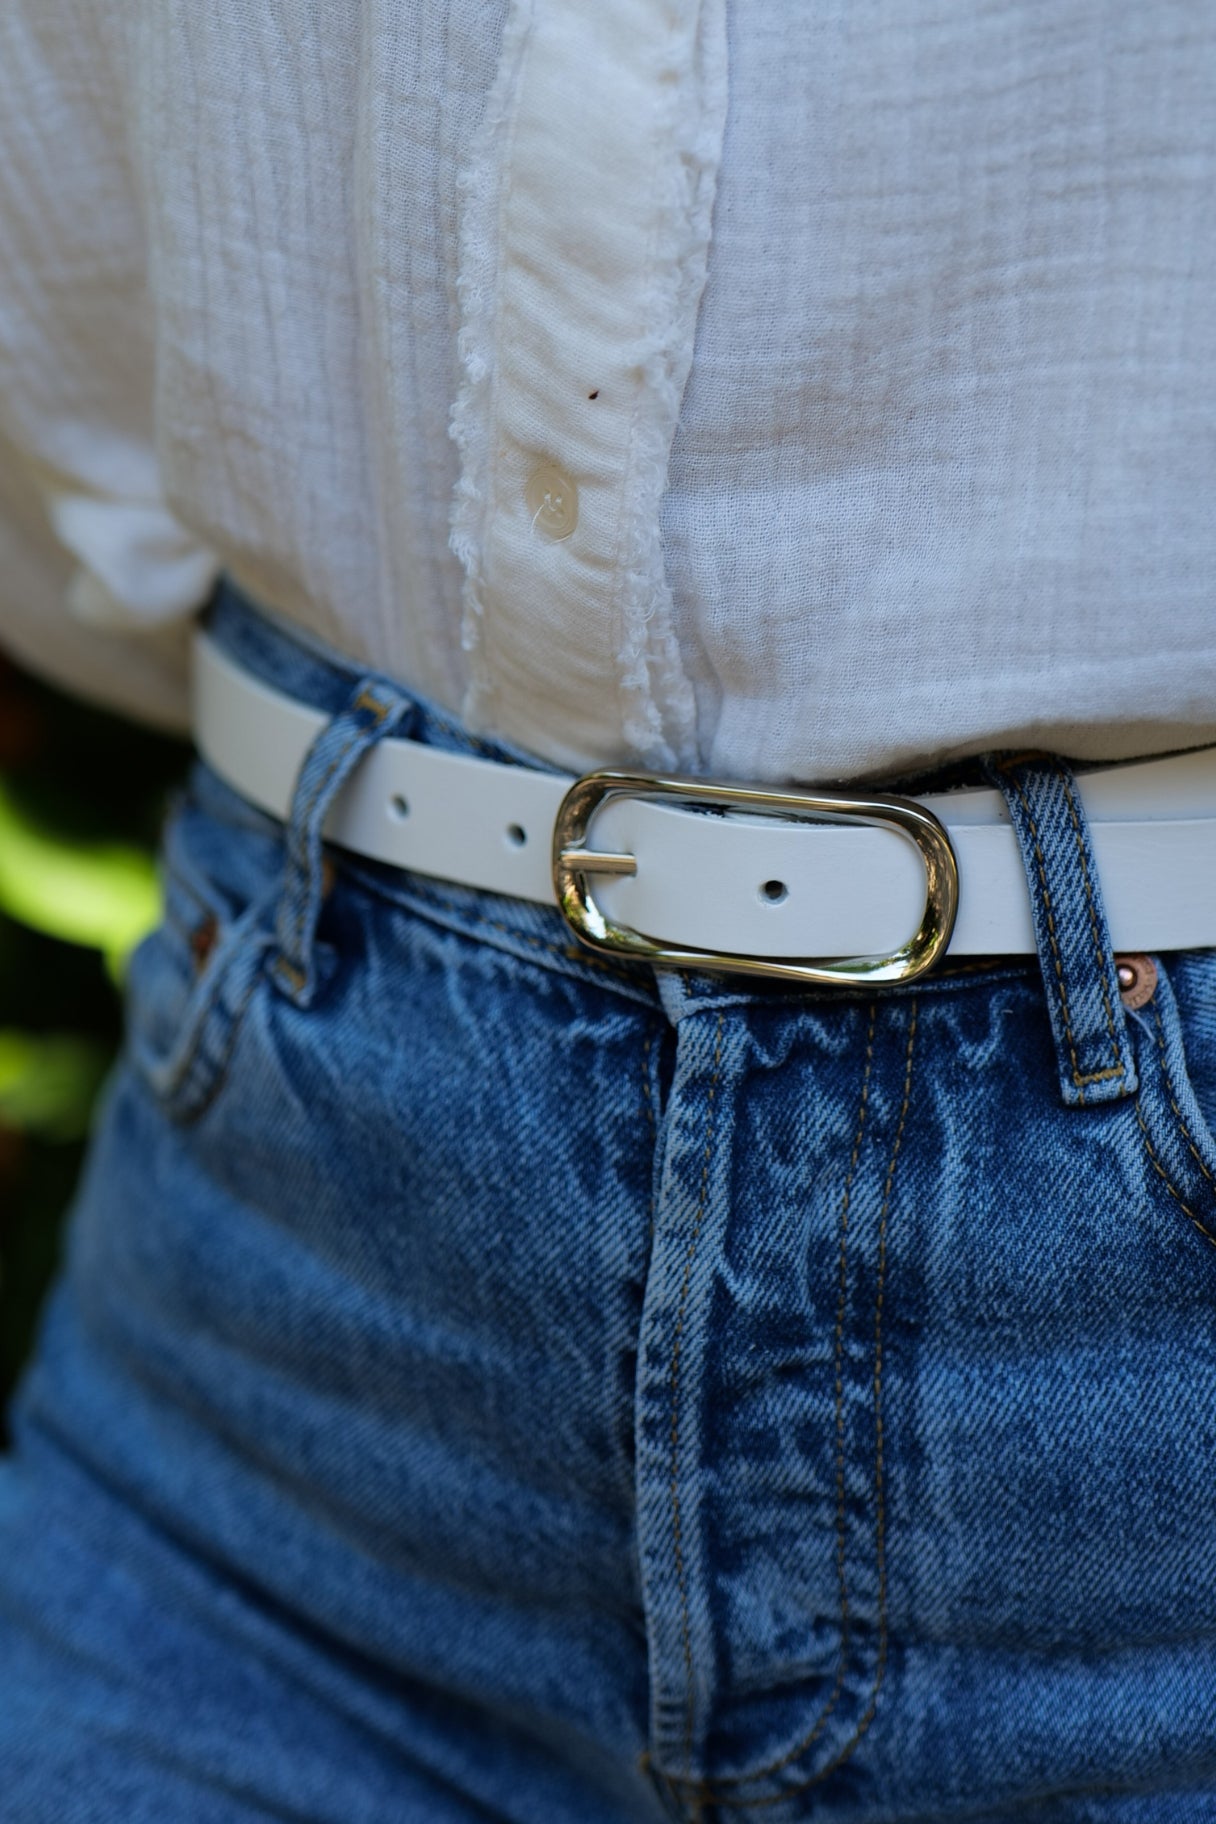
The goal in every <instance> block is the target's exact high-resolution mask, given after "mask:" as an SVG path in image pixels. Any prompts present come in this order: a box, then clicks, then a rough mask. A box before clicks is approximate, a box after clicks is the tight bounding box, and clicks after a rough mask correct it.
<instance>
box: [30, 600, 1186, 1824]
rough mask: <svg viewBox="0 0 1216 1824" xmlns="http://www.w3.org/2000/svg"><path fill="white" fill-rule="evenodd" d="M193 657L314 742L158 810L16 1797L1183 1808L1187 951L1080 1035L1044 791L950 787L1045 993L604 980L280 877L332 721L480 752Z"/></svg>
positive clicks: (76, 1243)
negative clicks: (270, 691) (287, 779)
mask: <svg viewBox="0 0 1216 1824" xmlns="http://www.w3.org/2000/svg"><path fill="white" fill-rule="evenodd" d="M213 629H214V631H215V633H216V635H217V637H218V638H219V639H220V640H221V641H222V643H223V644H224V645H225V646H226V648H227V649H228V650H229V651H231V652H233V653H234V654H235V655H237V656H238V657H240V658H241V659H242V660H243V662H244V663H245V664H247V665H248V666H250V667H251V668H252V669H253V670H255V671H256V672H257V673H258V674H259V675H261V676H263V677H265V678H266V679H268V680H269V681H271V682H273V683H276V684H277V685H279V686H280V687H281V688H284V689H287V690H291V691H293V692H294V693H295V694H297V695H298V696H300V697H302V698H304V699H306V700H308V701H311V702H313V703H316V704H317V705H319V706H320V707H322V708H325V709H327V710H328V711H329V712H330V713H331V716H332V718H333V720H332V722H331V724H330V726H329V727H328V728H327V730H326V731H325V733H324V734H323V735H322V736H321V737H320V739H319V742H318V746H317V748H315V749H314V752H313V755H312V756H311V759H310V761H309V763H308V764H307V767H306V773H305V776H303V777H302V781H301V788H300V790H299V792H298V794H297V799H296V809H295V813H294V818H293V825H292V828H291V829H290V830H289V831H286V832H285V831H284V830H283V829H282V827H280V826H279V825H277V824H275V823H274V822H273V821H272V820H270V819H269V818H266V817H264V816H263V815H261V814H260V813H259V812H257V811H255V810H253V809H252V808H251V807H250V806H248V805H247V804H245V803H244V802H243V801H242V800H241V799H239V798H238V797H237V796H235V795H234V794H233V793H232V792H231V791H230V790H229V789H228V788H227V787H226V786H224V785H222V784H221V783H220V781H219V780H218V779H217V778H216V777H215V776H214V775H213V774H212V773H210V772H209V771H208V770H207V769H206V768H205V767H203V766H201V765H200V766H199V767H198V768H197V769H196V770H195V773H194V775H193V779H192V782H191V784H190V787H189V789H188V790H187V792H186V793H185V794H184V796H183V798H182V799H181V801H180V803H179V804H178V805H177V806H176V807H175V809H174V811H173V813H172V816H171V818H170V822H169V826H168V829H167V832H166V838H165V851H164V866H165V875H166V885H167V912H166V917H165V921H164V923H163V925H162V927H161V928H160V929H159V930H158V931H157V932H156V934H155V935H154V936H153V937H151V938H150V939H149V940H148V941H147V942H146V943H145V945H144V946H143V947H142V948H141V950H140V951H139V952H138V953H137V955H136V957H135V959H134V962H133V966H132V970H131V975H130V981H129V1022H128V1023H129V1039H128V1044H127V1048H126V1052H125V1055H124V1057H123V1059H122V1061H121V1063H120V1065H119V1067H118V1069H117V1070H116V1072H115V1074H114V1076H113V1078H112V1080H111V1083H110V1085H109V1088H108V1093H107V1097H106V1101H105V1106H104V1110H103V1114H102V1118H101V1120H100V1124H99V1127H98V1130H97V1134H96V1138H95V1142H94V1145H93V1147H92V1151H91V1156H90V1161H89V1165H88V1168H87V1171H86V1175H85V1178H84V1181H83V1183H82V1185H81V1188H80V1192H79V1198H78V1203H77V1207H76V1209H75V1211H74V1216H73V1220H72V1224H71V1240H70V1252H69V1258H68V1260H67V1262H66V1266H65V1271H64V1275H63V1277H62V1280H61V1282H60V1284H59V1286H58V1288H57V1290H56V1292H55V1294H54V1296H53V1298H52V1301H51V1304H50V1307H49V1310H48V1312H47V1316H46V1320H45V1324H44V1328H43V1333H42V1337H41V1342H40V1346H39V1350H38V1353H37V1356H36V1359H35V1361H34V1363H33V1365H32V1366H31V1368H30V1370H29V1372H28V1373H27V1376H26V1378H25V1381H24V1383H23V1386H22V1388H21V1391H20V1394H19V1397H18V1401H17V1404H16V1408H15V1411H14V1427H15V1437H16V1444H15V1448H14V1451H13V1454H12V1456H11V1457H10V1459H9V1460H8V1461H7V1463H6V1464H5V1465H4V1467H3V1469H2V1470H0V1684H2V1688H3V1700H4V1701H3V1703H2V1704H0V1816H2V1817H3V1819H4V1824H254V1821H256V1820H264V1819H281V1820H287V1819H290V1820H293V1821H297V1824H305V1821H307V1824H458V1821H459V1824H508V1821H509V1824H649V1821H654V1824H660V1821H661V1820H664V1819H666V1820H686V1821H688V1824H694V1821H698V1820H699V1821H700V1824H742V1821H743V1820H747V1819H755V1820H757V1821H763V1824H793V1821H794V1820H804V1819H815V1820H828V1821H831V1824H913V1821H916V1824H930V1821H936V1820H945V1819H960V1820H961V1819H969V1820H981V1821H983V1824H1014V1821H1015V1820H1034V1821H1039V1824H1182V1821H1183V1820H1186V1821H1187V1824H1191V1821H1193V1820H1196V1819H1203V1818H1208V1817H1212V1816H1214V1815H1216V1727H1214V1726H1213V1699H1214V1696H1216V1474H1214V1473H1213V1472H1214V1467H1216V1323H1214V1313H1216V1253H1214V1252H1213V1248H1212V1245H1211V1244H1212V1243H1213V1241H1214V1240H1216V1140H1214V1139H1213V1135H1212V1129H1211V1126H1210V1121H1211V1119H1212V1116H1213V1114H1216V959H1214V958H1213V955H1212V954H1211V953H1208V952H1192V953H1188V954H1186V955H1181V956H1170V957H1165V958H1158V959H1157V962H1158V967H1159V977H1158V983H1157V988H1156V992H1155V994H1154V996H1153V998H1152V999H1151V1000H1150V1001H1149V1002H1148V1004H1147V1005H1145V1006H1144V1007H1142V1008H1140V1009H1139V1010H1138V1011H1135V1012H1130V1011H1127V1010H1125V1009H1124V1007H1123V1005H1122V1003H1121V1001H1120V1000H1119V998H1118V985H1117V981H1116V979H1115V977H1114V974H1113V970H1112V966H1111V962H1110V958H1109V955H1108V953H1107V952H1108V948H1109V947H1108V945H1107V944H1106V940H1105V923H1104V918H1103V914H1102V909H1101V895H1100V883H1099V881H1098V880H1097V877H1096V874H1095V873H1094V870H1093V865H1092V856H1091V855H1090V852H1089V850H1088V847H1087V841H1086V836H1085V830H1084V823H1083V818H1082V814H1081V811H1080V808H1079V799H1078V798H1077V795H1076V793H1075V789H1074V788H1073V786H1072V781H1071V775H1070V774H1069V772H1068V769H1067V768H1066V767H1064V766H1063V765H1062V764H1061V763H1058V762H1056V761H1054V760H1050V759H1039V758H1035V759H1027V758H1025V757H1018V756H1012V757H1009V758H1006V759H1004V760H1002V759H1001V758H1000V757H997V758H996V759H994V760H993V761H992V763H991V764H992V766H993V769H994V775H996V776H1000V777H1002V779H1003V781H1004V784H1005V789H1006V790H1007V792H1008V794H1009V796H1010V802H1011V807H1012V806H1015V802H1016V808H1015V810H1014V815H1015V818H1017V819H1018V820H1019V823H1018V827H1019V834H1020V835H1021V836H1022V838H1023V842H1024V844H1025V843H1026V842H1027V840H1028V839H1029V848H1028V851H1027V853H1028V866H1027V879H1028V881H1029V883H1030V888H1031V892H1032V895H1033V896H1034V900H1035V914H1036V919H1037V920H1038V923H1039V928H1040V931H1041V933H1046V934H1047V935H1046V936H1044V940H1043V956H1042V958H1041V968H1040V964H1039V963H1038V962H1036V961H1035V960H1034V959H1028V960H1027V961H1025V962H1020V961H1011V962H1009V963H1007V964H1002V965H994V966H991V967H988V966H984V967H979V968H969V969H965V970H963V971H961V972H957V973H954V974H948V975H942V976H940V977H938V978H936V979H933V978H931V979H928V980H926V981H925V982H923V983H921V984H919V985H916V986H914V987H911V988H907V989H897V990H888V991H881V992H878V993H875V994H872V995H865V994H853V993H839V992H835V993H832V992H808V993H792V992H789V991H788V990H786V989H785V988H784V987H781V988H765V987H763V986H758V985H756V984H755V983H751V982H749V983H746V984H744V983H743V982H742V981H741V980H740V979H731V978H728V977H718V978H713V977H710V976H699V975H692V974H677V973H670V972H669V973H655V972H652V971H649V970H647V969H644V968H641V967H638V966H628V967H621V968H617V967H615V966H613V965H611V964H610V963H606V962H604V961H602V960H600V959H597V958H594V957H591V956H590V955H588V954H586V953H584V952H583V951H581V950H580V949H579V948H578V947H577V945H576V944H575V943H574V941H573V940H572V939H571V937H570V935H569V933H568V932H567V930H566V927H565V926H564V924H563V923H562V922H561V919H560V917H559V915H558V914H557V913H556V912H555V911H550V910H547V909H545V908H543V907H538V906H532V905H527V904H524V903H522V902H517V901H510V900H506V899H497V898H493V897H491V896H489V895H485V894H480V893H476V892H473V891H469V890H464V889H461V888H458V887H455V886H450V885H447V884H444V883H442V882H436V881H427V880H423V879H421V878H419V877H416V876H410V875H406V874H403V873H401V872H397V871H394V870H391V869H388V868H381V867H378V866H376V865H375V864H371V863H367V862H364V861H361V860H359V859H358V858H356V857H351V856H343V855H340V854H337V853H334V852H332V851H331V852H329V853H328V854H327V855H323V854H322V850H321V846H320V842H319V837H318V831H319V829H320V821H319V819H320V818H321V817H323V814H324V805H325V802H326V801H327V797H328V794H329V793H330V792H331V790H333V789H337V781H338V780H339V778H340V776H343V775H344V772H345V771H347V770H349V768H350V767H353V766H355V765H357V764H358V759H359V756H360V754H361V752H363V751H365V750H366V746H367V744H368V743H369V742H370V741H372V740H374V739H376V738H379V736H380V735H381V734H383V733H384V732H387V731H388V730H389V728H390V727H394V726H395V727H397V728H398V729H399V730H402V729H408V731H409V733H410V734H411V735H412V737H413V738H415V739H418V740H422V741H428V742H434V743H439V744H443V745H446V746H449V747H453V748H463V749H465V750H466V751H474V750H475V749H476V748H477V747H478V745H479V744H477V743H475V742H473V741H471V740H470V738H469V737H467V736H466V735H464V734H463V733H462V732H461V730H460V729H459V728H458V727H457V726H455V725H454V724H452V723H451V722H450V721H448V720H446V719H445V718H444V717H442V716H440V715H437V714H436V713H435V712H433V711H432V710H430V709H428V707H427V706H426V705H425V704H422V703H416V702H411V701H409V700H407V699H406V698H405V697H404V696H403V694H402V693H401V691H400V690H399V689H397V688H396V687H393V686H391V685H389V684H387V683H386V682H385V681H384V680H377V679H366V678H363V677H361V676H360V675H358V674H356V673H354V672H353V671H352V672H348V671H347V670H345V669H344V668H343V667H342V666H341V665H339V664H338V663H336V662H334V661H332V660H329V659H327V658H326V657H325V656H324V655H322V654H321V653H319V652H314V651H310V650H308V649H306V648H305V647H303V646H302V645H300V644H299V643H298V642H297V641H295V640H294V639H291V638H289V637H288V636H287V635H285V634H284V633H283V632H282V631H280V630H279V629H278V628H277V627H276V626H275V625H273V624H272V623H271V622H270V621H269V620H268V619H266V618H265V617H260V616H258V615H257V614H256V613H254V612H253V611H251V610H250V609H248V608H247V607H245V606H243V605H242V604H241V602H240V601H239V599H238V598H236V597H235V596H234V595H233V594H232V593H231V592H228V593H226V594H225V595H224V596H222V597H221V600H220V602H219V605H218V607H217V609H216V612H215V615H214V622H213ZM495 751H496V752H499V753H500V755H501V750H495ZM506 757H507V758H512V759H522V758H523V756H520V755H518V754H514V753H509V754H507V755H506ZM327 773H328V778H327V777H326V775H327ZM1032 828H1033V830H1034V832H1035V835H1034V836H1033V837H1031V836H1030V832H1031V830H1032ZM1049 915H1050V916H1049ZM1053 937H1054V947H1053ZM284 959H286V962H287V964H288V965H289V966H288V967H287V968H286V969H284V968H283V967H282V966H281V965H282V963H283V961H284ZM1045 982H1046V984H1047V986H1046V987H1045ZM1108 1071H1109V1072H1110V1073H1112V1074H1110V1075H1104V1074H1103V1073H1105V1072H1108ZM1114 1073H1118V1074H1117V1075H1116V1074H1114ZM1078 1079H1082V1080H1078ZM1112 1085H1114V1086H1115V1087H1114V1089H1113V1090H1112V1087H1111V1086H1112Z"/></svg>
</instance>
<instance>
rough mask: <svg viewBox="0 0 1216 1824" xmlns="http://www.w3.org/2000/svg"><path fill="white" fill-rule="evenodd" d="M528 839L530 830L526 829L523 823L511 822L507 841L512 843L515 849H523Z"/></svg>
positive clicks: (508, 827)
mask: <svg viewBox="0 0 1216 1824" xmlns="http://www.w3.org/2000/svg"><path fill="white" fill-rule="evenodd" d="M527 840H528V832H527V830H525V828H524V826H523V824H522V823H509V824H508V825H507V841H508V842H509V843H510V844H511V847H512V848H513V849H522V848H523V846H524V844H525V842H527Z"/></svg>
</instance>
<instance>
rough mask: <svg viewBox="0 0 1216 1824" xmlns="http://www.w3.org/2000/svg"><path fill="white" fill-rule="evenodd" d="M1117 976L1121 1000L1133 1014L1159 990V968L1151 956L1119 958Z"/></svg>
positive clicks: (1116, 965)
mask: <svg viewBox="0 0 1216 1824" xmlns="http://www.w3.org/2000/svg"><path fill="white" fill-rule="evenodd" d="M1115 974H1116V976H1117V978H1118V982H1119V999H1120V1000H1121V1001H1122V1002H1123V1005H1124V1006H1125V1007H1128V1008H1130V1009H1131V1010H1132V1011H1133V1012H1134V1011H1135V1010H1136V1008H1137V1007H1143V1006H1145V1005H1146V1004H1147V1003H1148V1002H1149V1001H1151V1000H1152V998H1153V995H1154V994H1155V993H1156V990H1157V966H1156V964H1155V963H1154V962H1153V959H1152V957H1151V956H1117V957H1116V958H1115Z"/></svg>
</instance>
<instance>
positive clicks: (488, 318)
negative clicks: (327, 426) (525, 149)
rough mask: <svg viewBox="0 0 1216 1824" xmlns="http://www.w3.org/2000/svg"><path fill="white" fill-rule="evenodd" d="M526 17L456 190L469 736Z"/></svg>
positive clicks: (510, 29)
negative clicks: (506, 219) (507, 204)
mask: <svg viewBox="0 0 1216 1824" xmlns="http://www.w3.org/2000/svg"><path fill="white" fill-rule="evenodd" d="M534 10H535V0H513V4H512V5H511V8H510V11H509V12H508V14H507V18H506V22H505V24H504V26H503V38H502V49H501V52H500V54H499V62H498V71H497V74H496V75H495V78H494V82H493V85H492V87H491V89H490V93H489V96H488V97H487V100H486V111H485V115H484V117H483V119H482V122H481V126H480V127H479V128H478V131H477V134H476V136H475V138H474V141H473V147H472V153H471V156H470V160H469V163H468V165H467V166H466V168H465V169H464V171H463V172H462V173H461V175H460V179H459V186H458V194H459V200H460V242H459V246H460V253H459V267H458V271H457V276H456V295H457V298H458V300H459V304H460V331H459V335H458V338H457V355H458V357H459V362H460V370H461V375H462V380H461V384H460V388H459V391H458V392H457V395H456V399H455V402H454V404H453V407H452V421H451V435H452V438H453V440H454V442H455V444H456V447H457V448H458V450H459V451H460V455H461V467H460V477H459V480H458V481H457V484H456V496H455V500H454V502H453V507H452V532H451V539H450V543H451V547H452V551H453V552H454V554H455V555H456V557H457V558H459V560H460V562H461V564H462V565H463V567H464V573H465V582H464V595H463V619H462V622H461V635H460V643H461V646H462V648H463V650H464V652H465V653H466V654H467V655H468V661H469V667H470V669H469V684H468V690H467V695H466V700H465V705H464V713H465V717H466V719H467V720H468V722H469V725H470V726H471V727H478V726H480V725H482V724H483V722H484V720H485V717H486V714H487V712H488V707H489V706H488V702H487V698H488V695H489V692H488V688H487V684H488V681H487V679H486V676H485V663H484V651H483V644H482V640H481V621H482V618H483V616H484V614H485V602H484V596H483V590H484V567H483V563H482V553H483V551H484V549H485V543H486V519H487V516H488V514H489V512H490V510H491V505H492V501H491V493H490V485H489V484H490V451H491V437H492V426H493V422H494V395H495V385H494V382H495V375H496V363H495V347H494V340H495V329H496V325H497V323H498V320H499V317H500V311H499V273H500V269H501V253H502V246H501V244H502V238H503V203H504V200H505V193H506V188H507V185H508V184H509V182H510V175H511V159H510V141H511V131H512V123H513V120H514V115H515V110H516V108H517V106H518V103H519V96H520V89H521V85H522V78H523V68H524V62H525V59H526V57H527V52H528V45H529V42H530V39H531V33H532V22H533V13H534Z"/></svg>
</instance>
